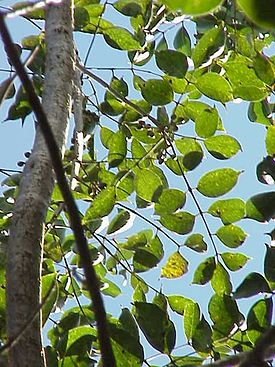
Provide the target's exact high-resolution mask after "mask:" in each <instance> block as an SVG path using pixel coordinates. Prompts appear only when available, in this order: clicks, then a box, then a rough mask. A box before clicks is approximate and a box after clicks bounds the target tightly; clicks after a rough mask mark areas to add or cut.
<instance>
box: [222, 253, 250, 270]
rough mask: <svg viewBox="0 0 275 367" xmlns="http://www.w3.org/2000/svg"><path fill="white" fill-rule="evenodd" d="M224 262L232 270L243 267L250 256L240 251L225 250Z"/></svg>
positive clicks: (223, 254)
mask: <svg viewBox="0 0 275 367" xmlns="http://www.w3.org/2000/svg"><path fill="white" fill-rule="evenodd" d="M221 257H222V259H223V262H224V264H225V265H226V267H227V268H228V269H229V270H231V271H236V270H239V269H242V268H243V267H244V266H245V264H246V263H247V261H248V260H250V258H249V257H248V256H246V255H244V254H241V253H239V252H235V253H233V252H224V253H222V254H221Z"/></svg>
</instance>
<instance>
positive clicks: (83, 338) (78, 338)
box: [66, 325, 96, 356]
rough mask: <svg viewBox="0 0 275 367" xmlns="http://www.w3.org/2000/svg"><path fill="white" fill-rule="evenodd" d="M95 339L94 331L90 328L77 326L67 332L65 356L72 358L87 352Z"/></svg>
mask: <svg viewBox="0 0 275 367" xmlns="http://www.w3.org/2000/svg"><path fill="white" fill-rule="evenodd" d="M95 339H96V329H94V328H92V327H90V326H86V325H83V326H78V327H75V328H73V329H71V330H69V334H68V341H67V348H66V355H68V356H70V355H71V356H73V355H76V354H78V353H81V351H82V353H83V352H84V353H85V352H87V350H88V349H89V348H91V344H92V342H93V341H94V340H95Z"/></svg>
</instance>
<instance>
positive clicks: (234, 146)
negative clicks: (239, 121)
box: [204, 135, 242, 159]
mask: <svg viewBox="0 0 275 367" xmlns="http://www.w3.org/2000/svg"><path fill="white" fill-rule="evenodd" d="M204 145H205V147H206V149H207V150H208V152H209V153H210V154H211V155H212V156H213V157H215V158H217V159H229V158H231V157H233V156H234V155H235V154H237V153H238V151H239V150H241V149H242V148H241V146H240V144H239V142H238V141H237V140H236V139H235V138H233V137H232V136H229V135H217V136H211V137H210V138H208V139H206V140H205V141H204Z"/></svg>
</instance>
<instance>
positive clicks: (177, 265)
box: [161, 252, 188, 279]
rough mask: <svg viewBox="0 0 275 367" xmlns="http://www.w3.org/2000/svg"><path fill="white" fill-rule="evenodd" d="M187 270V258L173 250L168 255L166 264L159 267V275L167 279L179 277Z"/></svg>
mask: <svg viewBox="0 0 275 367" xmlns="http://www.w3.org/2000/svg"><path fill="white" fill-rule="evenodd" d="M187 271H188V262H187V260H186V259H185V258H184V257H183V256H182V255H181V254H180V253H179V252H174V253H173V254H172V255H170V256H169V258H168V260H167V262H166V264H165V265H164V266H163V267H162V269H161V277H162V278H168V279H175V278H179V277H181V276H182V275H184V274H185V273H187Z"/></svg>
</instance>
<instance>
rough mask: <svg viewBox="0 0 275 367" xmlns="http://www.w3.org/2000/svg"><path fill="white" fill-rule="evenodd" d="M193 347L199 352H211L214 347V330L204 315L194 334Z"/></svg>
mask: <svg viewBox="0 0 275 367" xmlns="http://www.w3.org/2000/svg"><path fill="white" fill-rule="evenodd" d="M192 347H193V348H194V349H195V350H196V351H197V352H203V353H209V352H210V350H211V347H212V330H211V327H210V325H209V324H208V322H207V321H206V320H205V318H204V316H203V315H202V317H201V320H200V322H199V323H198V324H197V326H196V329H195V332H194V334H193V336H192Z"/></svg>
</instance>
